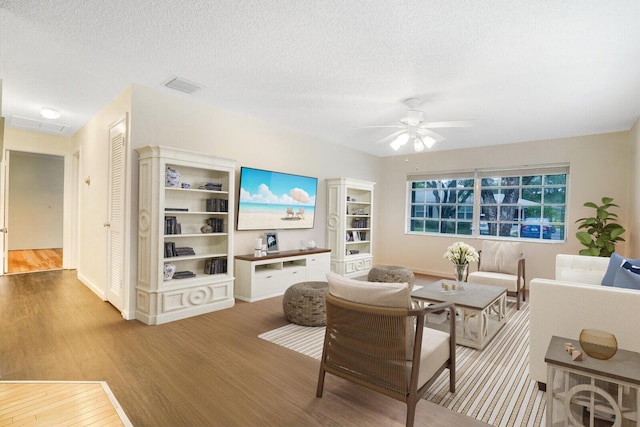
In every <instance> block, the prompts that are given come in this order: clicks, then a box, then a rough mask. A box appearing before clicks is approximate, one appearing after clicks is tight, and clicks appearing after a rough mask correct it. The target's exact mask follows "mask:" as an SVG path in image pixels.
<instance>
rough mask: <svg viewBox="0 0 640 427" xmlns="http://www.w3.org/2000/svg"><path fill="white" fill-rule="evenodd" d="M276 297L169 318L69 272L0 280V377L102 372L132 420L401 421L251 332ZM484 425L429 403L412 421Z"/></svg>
mask: <svg viewBox="0 0 640 427" xmlns="http://www.w3.org/2000/svg"><path fill="white" fill-rule="evenodd" d="M285 324H286V320H285V319H284V316H283V314H282V298H281V297H277V298H271V299H268V300H264V301H259V302H255V303H244V302H237V303H236V305H235V306H234V307H233V308H230V309H227V310H221V311H218V312H215V313H210V314H206V315H202V316H197V317H193V318H190V319H185V320H181V321H177V322H172V323H169V324H166V325H157V326H147V325H144V324H142V323H140V322H138V321H135V320H133V321H126V320H123V319H122V317H121V316H120V313H119V312H118V311H117V310H116V309H115V308H113V307H112V306H111V305H109V304H108V303H106V302H103V301H101V300H100V299H99V298H98V297H97V296H95V294H93V293H92V292H91V291H90V290H89V289H88V288H87V287H85V286H84V285H83V284H82V283H80V282H79V281H78V280H77V279H76V272H75V271H73V270H61V271H49V272H41V273H31V274H17V275H7V276H3V277H0V379H2V380H5V381H7V380H34V381H36V380H51V381H82V380H84V381H106V382H107V384H108V385H109V387H110V388H111V390H112V391H113V393H114V395H115V397H116V399H117V400H118V402H119V403H120V405H121V406H122V408H123V409H124V412H125V413H126V415H127V417H128V418H129V419H130V420H131V422H132V423H133V425H134V426H365V425H366V426H402V425H404V420H405V413H406V412H405V411H406V406H405V405H404V404H402V403H400V402H397V401H395V400H393V399H390V398H388V397H385V396H382V395H380V394H377V393H374V392H371V391H369V390H366V389H364V388H361V387H359V386H356V385H354V384H351V383H348V382H346V381H343V380H341V379H339V378H336V377H333V376H331V375H328V377H327V380H326V382H325V393H324V396H323V397H322V398H321V399H318V398H316V397H315V391H316V384H317V377H318V368H319V362H318V361H317V360H315V359H312V358H310V357H307V356H304V355H301V354H299V353H296V352H293V351H290V350H287V349H285V348H282V347H280V346H277V345H275V344H271V343H269V342H267V341H264V340H261V339H260V338H258V334H260V333H262V332H266V331H269V330H272V329H274V328H277V327H280V326H283V325H285ZM481 425H485V424H483V423H480V422H477V421H475V420H472V419H470V418H467V417H464V416H462V415H459V414H456V413H454V412H451V411H449V410H447V409H444V408H441V407H439V406H437V405H434V404H432V403H430V402H427V401H422V402H420V403H419V404H418V407H417V413H416V426H433V427H453V426H456V427H457V426H481Z"/></svg>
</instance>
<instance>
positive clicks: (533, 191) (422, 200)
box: [408, 166, 569, 240]
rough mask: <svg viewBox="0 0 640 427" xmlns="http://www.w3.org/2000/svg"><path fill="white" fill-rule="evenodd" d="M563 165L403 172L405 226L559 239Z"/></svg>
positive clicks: (562, 235)
mask: <svg viewBox="0 0 640 427" xmlns="http://www.w3.org/2000/svg"><path fill="white" fill-rule="evenodd" d="M568 172H569V170H568V167H566V166H562V167H547V168H543V169H541V168H536V169H523V170H515V171H514V170H509V171H495V170H494V171H474V172H473V173H460V174H458V176H447V177H438V176H427V177H409V181H408V184H409V185H408V187H409V206H408V217H409V218H408V232H410V233H435V234H457V235H469V236H471V235H475V236H495V237H504V238H519V239H520V238H522V239H541V240H564V238H565V214H566V200H567V176H568Z"/></svg>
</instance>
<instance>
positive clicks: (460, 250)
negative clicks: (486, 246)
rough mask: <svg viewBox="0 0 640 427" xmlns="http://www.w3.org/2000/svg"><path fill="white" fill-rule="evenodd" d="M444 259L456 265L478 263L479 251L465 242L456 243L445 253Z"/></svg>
mask: <svg viewBox="0 0 640 427" xmlns="http://www.w3.org/2000/svg"><path fill="white" fill-rule="evenodd" d="M444 258H446V259H448V260H449V261H451V262H452V263H454V264H462V265H464V264H469V263H470V262H477V261H478V258H479V256H478V251H476V250H475V248H474V247H473V246H471V245H468V244H466V243H464V242H455V243H454V244H453V245H451V246H449V247H448V248H447V250H446V251H445V253H444Z"/></svg>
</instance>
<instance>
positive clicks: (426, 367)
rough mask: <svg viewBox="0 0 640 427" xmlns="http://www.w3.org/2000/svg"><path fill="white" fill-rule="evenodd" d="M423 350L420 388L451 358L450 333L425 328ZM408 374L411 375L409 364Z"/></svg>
mask: <svg viewBox="0 0 640 427" xmlns="http://www.w3.org/2000/svg"><path fill="white" fill-rule="evenodd" d="M422 334H423V335H422V352H421V353H420V371H419V372H418V388H420V387H422V386H423V385H424V384H426V382H427V381H429V380H430V379H431V378H432V377H433V375H434V374H435V373H436V372H437V370H438V368H439V367H440V366H442V365H443V364H444V363H446V361H447V360H448V359H449V334H448V333H446V332H444V331H439V330H437V329H431V328H424V329H423V332H422ZM407 375H411V366H410V365H409V367H408V370H407Z"/></svg>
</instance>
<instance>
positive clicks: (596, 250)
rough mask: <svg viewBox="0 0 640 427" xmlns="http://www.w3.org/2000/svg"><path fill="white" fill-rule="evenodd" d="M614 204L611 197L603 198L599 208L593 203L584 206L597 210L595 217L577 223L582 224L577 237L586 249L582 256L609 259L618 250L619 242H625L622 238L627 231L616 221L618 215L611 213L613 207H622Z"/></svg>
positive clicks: (582, 251) (581, 253) (581, 252)
mask: <svg viewBox="0 0 640 427" xmlns="http://www.w3.org/2000/svg"><path fill="white" fill-rule="evenodd" d="M611 202H613V199H612V198H611V197H603V198H602V205H600V206H598V205H596V204H595V203H593V202H586V203H585V204H584V205H583V206H586V207H588V208H593V209H595V210H596V214H595V216H591V217H587V218H580V219H578V220H577V221H576V223H580V226H579V227H578V230H579V229H582V228H584V229H586V231H578V232H577V233H576V237H577V238H578V240H579V241H580V243H582V244H583V245H584V246H586V247H587V248H586V249H582V250H581V251H580V252H579V253H580V255H591V256H602V257H609V256H611V254H612V253H613V252H614V251H615V250H616V243H617V242H624V239H623V238H622V237H620V235H621V234H622V233H624V232H625V229H624V228H623V227H622V226H621V225H620V224H618V223H616V222H615V221H616V220H617V219H618V215H616V214H615V213H613V212H609V209H610V208H612V207H616V208H618V207H620V206H618V205H616V204H615V203H611Z"/></svg>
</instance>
